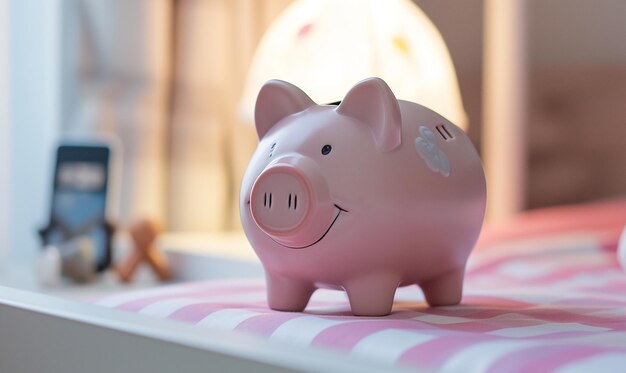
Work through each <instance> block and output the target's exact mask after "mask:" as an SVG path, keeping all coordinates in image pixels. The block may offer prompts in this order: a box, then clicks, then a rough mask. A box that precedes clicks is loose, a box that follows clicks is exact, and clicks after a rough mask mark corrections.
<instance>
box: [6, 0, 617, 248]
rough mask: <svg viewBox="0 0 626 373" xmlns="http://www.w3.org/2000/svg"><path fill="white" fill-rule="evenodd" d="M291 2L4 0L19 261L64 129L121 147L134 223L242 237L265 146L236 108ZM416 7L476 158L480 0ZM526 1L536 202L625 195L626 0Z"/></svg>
mask: <svg viewBox="0 0 626 373" xmlns="http://www.w3.org/2000/svg"><path fill="white" fill-rule="evenodd" d="M289 3H290V1H287V0H263V1H254V0H236V1H227V0H176V1H170V0H137V1H132V2H128V1H124V0H111V1H106V2H103V1H99V0H65V1H60V0H50V1H46V0H10V1H9V17H10V19H11V22H10V33H9V41H10V55H11V61H10V62H11V82H10V89H11V104H10V112H11V127H10V132H11V134H10V143H11V144H10V145H11V150H10V157H9V158H10V159H11V161H10V166H11V170H10V174H9V175H10V180H11V181H10V186H11V192H10V196H11V202H12V205H11V210H10V211H11V213H10V216H11V221H10V225H9V226H10V231H11V232H10V233H11V246H12V247H13V248H14V251H19V252H20V253H23V252H30V251H31V250H34V248H35V247H36V240H35V235H34V231H35V228H36V227H37V226H38V225H39V224H43V223H44V222H45V219H46V217H47V214H48V211H47V209H48V200H47V198H48V195H49V186H50V170H51V166H52V157H51V154H52V149H51V148H52V144H53V143H54V141H55V139H56V138H57V137H58V136H59V135H60V134H63V135H66V134H76V133H90V132H105V133H107V132H108V133H116V134H118V136H120V138H121V140H122V142H123V143H124V145H125V146H124V148H125V153H126V154H125V157H126V165H125V171H124V172H125V175H126V180H127V181H126V184H125V186H124V188H125V189H124V190H125V192H124V194H123V197H124V198H123V200H122V205H123V206H122V211H125V213H124V214H125V216H126V218H127V219H129V218H131V217H132V215H133V214H135V215H152V216H156V217H158V218H160V219H162V220H164V221H166V222H167V224H168V226H169V228H170V229H173V230H179V231H219V230H224V229H236V228H237V227H238V213H237V208H236V206H237V194H238V187H239V185H238V183H239V179H240V177H241V174H242V172H243V168H244V167H245V165H246V162H247V159H248V157H249V155H250V153H251V151H252V149H253V148H254V145H255V141H256V139H255V136H254V131H253V129H252V127H251V126H250V124H246V123H242V122H240V121H239V120H238V118H237V117H236V116H235V107H236V104H237V101H238V99H239V96H240V94H241V89H242V85H243V80H244V78H245V74H246V71H247V68H248V64H249V62H250V59H251V57H252V54H253V51H254V48H255V46H256V44H257V42H258V40H259V39H260V38H261V36H262V34H263V31H264V30H265V28H266V27H267V26H268V25H269V24H270V23H271V22H272V20H273V19H274V18H275V17H276V16H277V15H278V14H279V13H280V12H281V11H282V10H283V9H284V8H285V7H286V6H287V5H288V4H289ZM416 3H417V4H418V5H419V6H420V7H421V8H422V9H423V10H424V11H425V13H426V14H427V15H428V16H429V17H430V18H431V20H432V21H433V22H434V24H435V25H436V26H437V27H438V28H439V30H440V32H441V33H442V35H443V38H444V39H445V41H446V43H447V44H448V48H449V50H450V53H451V56H452V60H453V62H454V64H455V68H456V71H457V76H458V79H459V84H460V87H461V93H462V96H463V102H464V106H465V109H466V111H467V114H468V116H469V122H470V130H469V132H470V136H471V138H472V140H473V141H474V142H475V144H476V145H477V147H479V148H480V132H481V131H480V129H481V125H480V124H481V122H482V117H481V107H482V78H483V77H482V65H483V42H482V41H483V2H482V0H445V1H443V0H416ZM526 4H527V5H528V26H527V30H528V55H527V58H528V64H529V91H528V108H527V118H528V127H527V128H528V131H529V138H528V149H529V155H528V161H529V169H528V172H529V179H528V188H527V190H528V196H527V201H528V204H527V205H528V207H530V208H534V207H541V206H548V205H554V204H561V203H574V202H581V201H588V200H594V199H603V198H610V197H613V196H616V195H620V194H621V195H623V194H624V193H625V192H626V171H625V167H624V166H623V163H624V160H626V147H625V146H623V142H624V139H626V125H625V123H624V121H625V120H626V119H625V118H626V105H624V101H625V99H626V47H625V46H624V40H626V22H625V18H626V2H624V1H621V0H597V1H593V2H591V1H586V0H529V1H527V2H526ZM321 53H322V52H321ZM17 255H21V254H17Z"/></svg>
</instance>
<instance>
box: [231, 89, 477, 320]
mask: <svg viewBox="0 0 626 373" xmlns="http://www.w3.org/2000/svg"><path fill="white" fill-rule="evenodd" d="M255 121H256V130H257V133H258V136H259V139H260V143H259V145H258V148H257V150H256V152H255V153H254V156H253V157H252V160H251V161H250V164H249V166H248V169H247V171H246V173H245V176H244V178H243V183H242V186H241V198H240V205H241V220H242V223H243V227H244V230H245V233H246V235H247V237H248V239H249V241H250V243H251V244H252V246H253V248H254V250H255V251H256V254H257V255H258V256H259V258H260V259H261V262H262V264H263V266H264V268H265V272H266V281H267V289H268V290H267V291H268V304H269V306H270V308H272V309H275V310H281V311H302V310H304V308H305V307H306V305H307V303H308V302H309V299H310V297H311V295H312V293H313V292H314V291H315V290H316V289H317V288H319V287H325V288H332V289H343V290H345V291H346V292H347V294H348V299H349V301H350V307H351V309H352V312H353V313H354V314H355V315H368V316H378V315H387V314H389V313H390V312H391V308H392V306H393V299H394V295H395V291H396V289H397V288H398V286H407V285H412V284H417V285H419V286H420V287H421V289H422V291H423V293H424V295H425V298H426V301H427V302H428V304H430V305H431V306H443V305H454V304H458V303H459V302H460V300H461V295H462V288H463V276H464V270H465V264H466V262H467V258H468V256H469V254H470V252H471V250H472V248H473V247H474V244H475V243H476V240H477V238H478V234H479V232H480V229H481V226H482V222H483V217H484V213H485V204H486V190H485V176H484V172H483V168H482V165H481V161H480V158H479V156H478V154H477V152H476V150H475V149H474V147H473V145H472V143H471V142H470V140H469V139H468V138H467V136H466V135H465V133H463V131H462V130H460V129H459V128H457V127H456V126H455V125H453V124H452V123H450V122H449V121H447V120H446V119H445V118H443V117H442V116H441V115H438V114H437V113H435V112H433V111H431V110H429V109H427V108H425V107H423V106H420V105H418V104H415V103H412V102H407V101H402V100H397V99H396V98H395V96H394V94H393V92H392V91H391V89H390V88H389V86H387V84H386V83H385V82H384V81H383V80H381V79H378V78H370V79H366V80H363V81H361V82H360V83H358V84H357V85H356V86H354V87H353V88H352V89H351V90H350V91H349V92H348V93H347V94H346V96H345V98H344V99H343V100H342V101H341V103H340V104H339V105H317V104H315V103H314V102H313V101H312V100H311V99H310V98H309V97H308V96H307V95H306V94H305V93H304V92H303V91H301V90H300V89H299V88H297V87H296V86H294V85H291V84H289V83H286V82H283V81H278V80H272V81H269V82H267V83H266V84H265V85H264V86H263V88H262V89H261V91H260V92H259V96H258V98H257V102H256V109H255Z"/></svg>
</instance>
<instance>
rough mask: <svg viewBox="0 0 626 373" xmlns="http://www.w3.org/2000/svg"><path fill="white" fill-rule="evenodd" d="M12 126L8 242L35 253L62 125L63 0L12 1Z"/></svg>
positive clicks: (23, 253)
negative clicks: (60, 18)
mask: <svg viewBox="0 0 626 373" xmlns="http://www.w3.org/2000/svg"><path fill="white" fill-rule="evenodd" d="M7 5H8V17H9V22H8V26H9V33H8V41H9V57H10V59H9V66H10V82H9V89H10V100H9V101H10V107H9V112H10V126H9V132H10V134H9V156H8V159H9V168H10V169H9V172H8V178H9V189H10V192H9V196H10V197H9V198H10V203H9V205H10V207H9V211H10V212H9V224H8V230H9V235H8V236H9V247H10V250H9V252H10V256H11V257H13V259H15V260H16V261H26V260H29V261H30V260H31V259H32V258H34V256H35V253H36V252H37V249H38V248H39V240H38V238H37V234H36V232H37V229H38V228H40V227H41V226H42V225H44V224H46V222H47V220H48V217H49V214H50V212H49V198H48V197H49V195H50V189H51V186H52V179H51V175H52V165H53V159H54V157H53V147H54V143H55V141H56V139H57V135H58V132H59V131H58V129H59V119H60V116H59V112H60V110H59V102H60V92H61V88H60V86H59V79H60V75H59V70H58V68H59V61H60V58H59V56H60V49H59V46H60V45H61V41H60V39H59V31H60V23H59V17H60V14H61V11H60V7H59V5H60V1H59V0H11V1H8V4H7Z"/></svg>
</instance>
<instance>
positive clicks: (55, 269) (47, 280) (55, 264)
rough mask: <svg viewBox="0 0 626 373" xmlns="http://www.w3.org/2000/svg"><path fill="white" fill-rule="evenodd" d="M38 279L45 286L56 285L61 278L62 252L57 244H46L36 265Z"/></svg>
mask: <svg viewBox="0 0 626 373" xmlns="http://www.w3.org/2000/svg"><path fill="white" fill-rule="evenodd" d="M35 274H36V276H37V280H38V281H39V283H40V284H41V285H43V286H55V285H57V284H58V283H59V280H60V279H61V253H59V249H58V248H57V247H56V246H52V245H50V246H46V247H45V248H44V249H43V251H42V252H41V254H39V257H38V258H37V263H36V266H35Z"/></svg>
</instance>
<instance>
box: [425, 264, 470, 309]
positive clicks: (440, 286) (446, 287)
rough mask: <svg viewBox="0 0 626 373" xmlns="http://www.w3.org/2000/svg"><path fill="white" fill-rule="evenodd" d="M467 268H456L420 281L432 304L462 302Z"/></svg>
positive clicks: (427, 299) (447, 304)
mask: <svg viewBox="0 0 626 373" xmlns="http://www.w3.org/2000/svg"><path fill="white" fill-rule="evenodd" d="M464 274H465V268H460V269H456V270H453V271H450V272H447V273H444V274H442V275H439V276H437V277H435V278H432V279H430V280H428V281H424V282H422V283H420V284H419V285H420V287H421V288H422V292H424V297H426V302H428V304H429V305H431V306H453V305H456V304H459V302H461V296H462V293H463V276H464Z"/></svg>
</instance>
